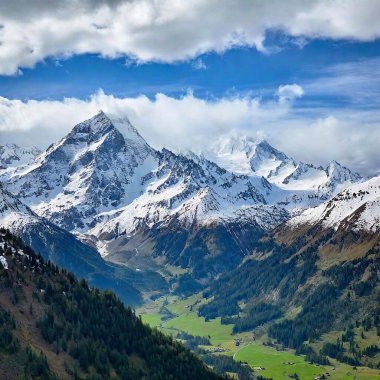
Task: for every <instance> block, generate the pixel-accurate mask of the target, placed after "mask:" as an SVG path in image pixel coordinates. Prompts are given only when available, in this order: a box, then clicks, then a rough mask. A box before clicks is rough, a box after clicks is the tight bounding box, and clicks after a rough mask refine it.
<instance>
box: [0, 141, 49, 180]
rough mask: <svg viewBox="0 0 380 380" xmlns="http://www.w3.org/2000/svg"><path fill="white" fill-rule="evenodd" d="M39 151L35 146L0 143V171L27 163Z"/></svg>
mask: <svg viewBox="0 0 380 380" xmlns="http://www.w3.org/2000/svg"><path fill="white" fill-rule="evenodd" d="M40 153H41V151H40V150H39V149H38V148H36V147H31V148H27V147H23V148H22V147H20V146H18V145H16V144H5V145H0V173H4V172H6V171H7V169H8V170H12V169H13V168H15V167H17V166H21V165H26V164H29V163H30V162H31V161H32V160H33V159H34V158H35V157H36V156H37V155H38V154H40Z"/></svg>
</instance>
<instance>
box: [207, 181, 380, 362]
mask: <svg viewBox="0 0 380 380" xmlns="http://www.w3.org/2000/svg"><path fill="white" fill-rule="evenodd" d="M379 185H380V180H379V177H375V178H373V179H371V180H368V181H365V182H363V183H360V184H355V185H352V186H351V187H349V188H347V189H346V190H344V191H342V192H340V193H338V194H337V195H336V196H335V197H334V198H332V199H331V200H330V201H328V202H325V203H323V204H322V205H320V206H319V207H317V208H314V209H310V210H306V211H304V213H303V214H301V215H299V216H296V217H294V218H291V219H290V220H289V221H287V222H285V223H284V224H283V225H281V226H279V227H277V228H276V229H274V231H272V232H271V233H270V234H267V235H266V236H265V237H263V238H262V239H261V240H260V241H259V242H258V243H257V244H256V245H255V249H254V250H253V251H252V252H251V255H250V256H249V257H248V258H247V259H246V260H245V261H244V262H243V263H242V264H241V265H240V266H239V267H238V268H237V269H235V270H233V271H232V272H230V273H226V274H224V275H222V276H221V277H220V278H219V279H218V280H217V281H215V282H214V283H213V284H212V285H211V287H210V288H209V289H208V290H206V292H205V294H206V296H208V297H213V298H212V299H211V302H210V303H209V304H207V305H205V306H203V307H202V308H200V313H201V315H203V316H205V317H207V318H214V317H216V316H222V317H224V321H225V323H234V325H235V327H234V329H235V331H245V330H251V329H256V328H260V326H262V325H263V324H265V326H266V328H267V329H268V327H269V329H268V331H269V335H270V336H271V337H272V338H275V339H276V340H277V341H278V342H279V343H281V344H283V345H285V346H287V347H291V348H295V349H297V350H298V351H299V352H302V353H309V354H310V355H312V356H315V355H328V356H330V357H332V358H338V359H339V360H340V361H343V362H345V363H348V364H351V365H359V364H360V365H362V364H364V365H370V366H376V365H378V360H379V359H380V336H379V331H380V330H379V327H380V320H379V318H378V315H379V302H378V300H379V297H380V281H379V276H378V273H379V270H380V224H379V217H380V214H379V194H380V193H379V191H380V186H379ZM279 318H282V319H279ZM352 326H356V327H355V328H354V327H352ZM348 330H349V334H350V336H351V337H350V338H344V337H343V338H340V339H348V340H346V341H347V342H349V341H352V342H351V343H350V344H349V345H348V346H347V345H344V347H343V345H342V346H339V347H338V346H337V347H335V348H334V349H333V350H332V351H329V349H330V348H331V346H330V344H336V341H332V340H331V336H335V337H336V336H341V335H342V334H343V335H344V331H348ZM318 340H320V341H322V343H323V344H322V343H318ZM343 341H344V340H343ZM371 342H372V343H373V342H376V344H377V345H378V348H374V354H373V356H371V355H372V354H371V355H367V354H365V353H363V352H364V351H360V350H359V349H357V348H358V347H361V348H363V347H364V348H366V347H368V346H369V345H370V344H372V343H371ZM322 346H323V347H322ZM321 347H322V348H321ZM355 347H356V348H355ZM310 350H313V351H310ZM368 352H369V351H368ZM331 355H333V356H331ZM317 360H319V361H320V362H323V361H325V359H324V358H322V357H319V358H317Z"/></svg>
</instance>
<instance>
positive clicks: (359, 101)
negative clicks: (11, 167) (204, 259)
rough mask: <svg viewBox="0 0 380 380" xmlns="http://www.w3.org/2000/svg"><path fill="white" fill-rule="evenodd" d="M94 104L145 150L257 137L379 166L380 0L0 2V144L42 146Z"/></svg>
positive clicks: (318, 157)
mask: <svg viewBox="0 0 380 380" xmlns="http://www.w3.org/2000/svg"><path fill="white" fill-rule="evenodd" d="M21 7H22V8H21ZM20 9H22V12H20ZM100 108H101V109H103V110H104V111H106V112H108V113H109V114H112V115H117V116H127V117H129V118H130V120H131V121H132V122H133V123H134V124H135V125H136V126H137V128H138V129H139V130H140V131H141V133H142V134H143V135H144V137H146V139H147V140H148V142H149V143H150V144H152V145H153V146H154V147H156V148H161V147H163V146H165V147H168V148H169V149H173V150H182V149H192V150H196V151H197V150H198V151H200V150H202V149H203V148H204V147H205V145H207V143H208V141H209V140H210V139H214V138H216V137H217V136H218V135H223V134H236V133H238V134H244V135H250V136H256V135H257V136H264V137H265V138H267V139H268V140H269V141H270V142H271V143H272V144H273V145H274V146H276V147H278V148H279V149H282V150H284V151H285V152H286V153H288V154H289V155H291V156H293V157H294V158H296V159H300V160H303V161H307V162H313V163H315V164H318V165H319V164H322V165H325V164H327V163H328V162H329V161H331V160H333V159H336V160H339V161H341V162H342V163H343V164H345V165H347V166H350V167H351V168H353V169H354V170H358V171H359V172H361V173H363V174H368V175H372V174H374V173H378V172H380V157H379V155H378V146H379V145H380V2H379V1H377V0H363V1H362V2H361V3H360V6H359V5H358V2H357V1H355V0H346V1H345V2H341V1H339V0H331V1H326V0H310V1H308V2H305V1H303V0H289V1H288V2H284V1H282V0H281V1H280V0H268V1H265V2H262V1H259V0H253V1H245V0H236V1H234V2H231V1H229V0H198V1H197V2H182V1H178V0H159V1H153V0H140V1H133V0H131V1H124V0H81V1H79V0H70V1H65V0H63V1H58V0H51V1H50V2H24V1H22V0H12V1H11V0H4V1H2V2H1V4H0V141H1V142H16V143H19V144H20V145H25V144H26V145H31V144H34V145H38V146H39V147H41V148H45V147H46V146H48V145H49V144H50V143H52V142H55V141H56V140H57V139H59V138H61V137H62V136H63V135H64V134H65V133H67V132H68V131H69V130H70V129H71V128H72V126H73V125H74V124H75V123H77V122H79V121H81V120H83V119H85V118H88V117H91V116H92V115H93V114H94V113H95V112H97V111H98V110H99V109H100Z"/></svg>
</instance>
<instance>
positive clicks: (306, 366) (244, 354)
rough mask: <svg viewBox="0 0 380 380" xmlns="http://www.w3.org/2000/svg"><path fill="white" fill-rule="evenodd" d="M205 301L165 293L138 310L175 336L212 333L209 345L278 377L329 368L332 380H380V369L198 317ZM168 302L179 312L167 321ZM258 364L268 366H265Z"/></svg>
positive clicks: (306, 376) (312, 375)
mask: <svg viewBox="0 0 380 380" xmlns="http://www.w3.org/2000/svg"><path fill="white" fill-rule="evenodd" d="M204 302H206V301H205V300H204V299H202V298H201V296H200V295H193V296H191V297H189V298H186V299H184V300H181V299H179V298H178V297H167V298H164V297H162V298H160V299H158V300H156V301H154V302H151V303H149V304H146V305H144V306H143V307H142V308H140V309H138V310H137V313H138V314H140V315H141V318H142V320H143V321H144V322H146V323H148V324H149V325H151V326H152V327H157V328H158V329H160V330H161V331H163V332H164V333H168V334H172V335H174V336H175V335H176V334H177V332H178V331H184V332H187V333H188V334H191V335H197V336H203V337H209V339H210V341H211V344H212V345H213V346H212V347H208V348H209V349H213V348H214V347H219V348H222V349H223V350H224V352H223V354H224V355H231V356H232V355H233V357H234V359H236V360H239V361H242V362H247V363H248V364H249V365H250V366H251V367H252V368H254V369H255V372H257V373H260V374H261V375H263V376H265V377H271V378H273V379H274V380H282V379H287V380H288V379H289V376H288V375H293V374H294V373H297V375H298V376H299V378H300V379H302V380H303V379H305V380H308V379H311V380H312V379H314V378H315V377H316V376H318V375H322V374H323V373H326V372H328V373H329V374H330V376H329V377H328V378H329V379H332V380H346V379H347V380H350V379H352V380H353V379H356V380H376V379H378V380H380V371H379V370H372V369H369V368H365V367H358V369H357V370H354V369H353V367H350V366H348V365H345V364H341V363H338V362H334V367H333V366H324V367H323V366H318V365H315V364H311V363H308V362H306V361H305V359H304V357H303V356H299V355H295V354H294V353H293V352H292V351H291V350H286V351H277V350H276V349H275V348H273V347H268V346H265V345H263V342H264V341H265V336H264V337H263V338H262V339H258V340H256V341H253V339H252V334H251V333H241V334H235V335H233V334H232V325H222V324H221V322H220V318H217V319H214V320H211V321H207V322H206V321H205V319H204V318H203V317H198V315H197V310H198V308H199V305H201V304H203V303H204ZM164 304H166V308H167V309H168V310H170V312H172V313H173V314H174V315H175V316H174V317H173V318H171V319H168V320H165V321H164V320H163V319H162V315H161V314H160V310H161V308H162V306H163V305H164ZM235 338H238V339H239V340H240V342H241V344H240V346H239V347H236V346H235ZM205 348H206V347H205ZM289 363H292V364H289ZM255 367H256V368H255ZM258 367H261V368H265V369H263V370H261V369H258ZM333 368H335V370H334V369H333Z"/></svg>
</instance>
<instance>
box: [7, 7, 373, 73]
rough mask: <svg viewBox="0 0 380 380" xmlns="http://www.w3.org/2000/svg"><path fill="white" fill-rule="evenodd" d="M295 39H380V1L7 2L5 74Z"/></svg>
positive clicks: (172, 57)
mask: <svg viewBox="0 0 380 380" xmlns="http://www.w3.org/2000/svg"><path fill="white" fill-rule="evenodd" d="M268 29H280V30H283V31H284V32H285V33H287V34H289V35H290V36H292V37H295V40H297V39H299V41H305V40H306V39H310V38H316V37H321V38H332V39H355V40H360V41H369V40H373V39H375V38H378V37H380V2H379V1H378V0H362V1H360V2H359V1H357V0H345V1H342V0H330V1H325V0H310V1H304V0H289V1H283V0H271V1H261V0H256V1H246V0H237V1H229V0H223V1H220V0H195V1H182V0H160V1H155V0H138V1H137V0H135V1H133V0H131V1H122V0H108V1H107V0H70V1H68V0H66V1H65V0H51V1H44V0H36V1H24V0H3V1H1V5H0V74H7V75H11V74H14V73H17V70H18V68H20V67H33V66H34V65H35V64H36V63H37V62H39V61H41V60H43V59H44V58H46V57H49V56H54V57H57V58H61V57H63V58H64V57H67V56H70V55H73V54H82V53H98V54H101V55H103V56H105V57H116V56H129V57H131V59H132V60H134V61H135V62H146V61H165V62H174V61H178V60H187V59H191V58H194V57H197V56H198V55H200V54H202V53H205V52H208V51H216V52H223V51H225V50H227V49H229V48H231V47H233V46H254V47H256V48H258V49H260V50H263V51H265V49H266V48H265V46H263V41H264V36H265V31H266V30H268Z"/></svg>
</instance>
